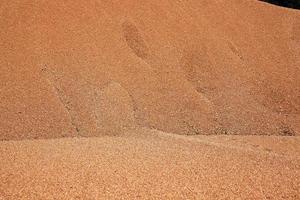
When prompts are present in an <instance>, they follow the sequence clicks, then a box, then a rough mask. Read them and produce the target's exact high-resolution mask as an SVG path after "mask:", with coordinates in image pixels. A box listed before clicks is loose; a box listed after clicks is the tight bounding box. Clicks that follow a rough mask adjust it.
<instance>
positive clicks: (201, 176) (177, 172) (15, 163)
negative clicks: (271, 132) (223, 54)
mask: <svg viewBox="0 0 300 200" xmlns="http://www.w3.org/2000/svg"><path fill="white" fill-rule="evenodd" d="M219 137H223V138H219ZM226 137H227V139H228V140H230V139H232V138H231V136H214V137H212V136H205V137H203V138H201V137H200V138H197V136H180V135H174V134H168V133H163V132H158V131H154V130H135V131H131V133H128V132H127V135H126V136H105V137H96V138H93V137H91V138H61V139H49V140H22V141H3V142H0V157H1V168H0V199H4V200H10V199H12V200H15V199H43V200H45V199H205V200H206V199H212V200H214V199H253V200H254V199H282V200H287V199H290V200H296V199H299V198H300V196H299V194H300V191H299V189H300V187H299V186H300V179H299V176H300V157H299V155H300V154H299V153H300V145H299V144H300V140H299V137H277V136H269V138H270V141H271V142H269V143H268V144H267V143H266V144H264V145H258V146H255V145H256V144H259V143H261V138H262V137H264V136H252V138H251V140H249V138H248V139H247V137H244V136H234V137H235V139H237V140H239V141H240V143H241V144H239V145H237V144H234V143H233V142H232V143H228V142H222V141H224V140H227V139H226ZM272 141H273V142H272ZM242 142H245V143H247V144H246V145H242ZM281 142H282V143H281ZM250 145H253V146H252V147H251V148H250V147H249V146H250ZM274 145H275V146H276V148H274V149H273V146H274ZM285 145H287V146H292V147H295V149H293V148H291V149H290V152H285V151H282V150H280V148H281V149H284V148H286V147H285ZM259 146H261V147H259Z"/></svg>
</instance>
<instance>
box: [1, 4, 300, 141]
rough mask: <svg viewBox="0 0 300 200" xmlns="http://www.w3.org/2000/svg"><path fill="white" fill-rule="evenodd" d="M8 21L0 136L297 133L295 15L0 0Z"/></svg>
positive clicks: (298, 34)
mask: <svg viewBox="0 0 300 200" xmlns="http://www.w3.org/2000/svg"><path fill="white" fill-rule="evenodd" d="M0 26H1V29H0V70H1V73H0V81H1V82H0V111H1V112H0V129H1V132H0V140H11V139H13V140H20V139H33V138H43V139H46V138H61V137H76V136H103V135H116V134H122V132H123V131H126V130H128V129H132V128H136V127H147V128H155V129H158V130H162V131H165V132H171V133H176V134H184V135H203V134H206V135H211V134H227V135H228V134H231V135H281V136H285V135H290V136H293V135H299V130H300V117H299V116H300V115H299V112H300V72H299V66H300V46H299V45H300V12H299V11H298V10H293V9H286V8H281V7H277V6H273V5H270V4H265V3H264V2H260V1H254V0H253V1H240V0H228V1H217V0H211V1H207V0H201V1H199V0H189V1H173V0H172V1H171V0H168V1H161V0H151V1H150V0H147V1H139V0H122V1H120V0H119V1H108V0H97V1H95V0H87V1H79V0H77V1H73V0H60V1H44V0H43V1H33V0H24V1H1V3H0ZM120 130H123V131H120Z"/></svg>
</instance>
